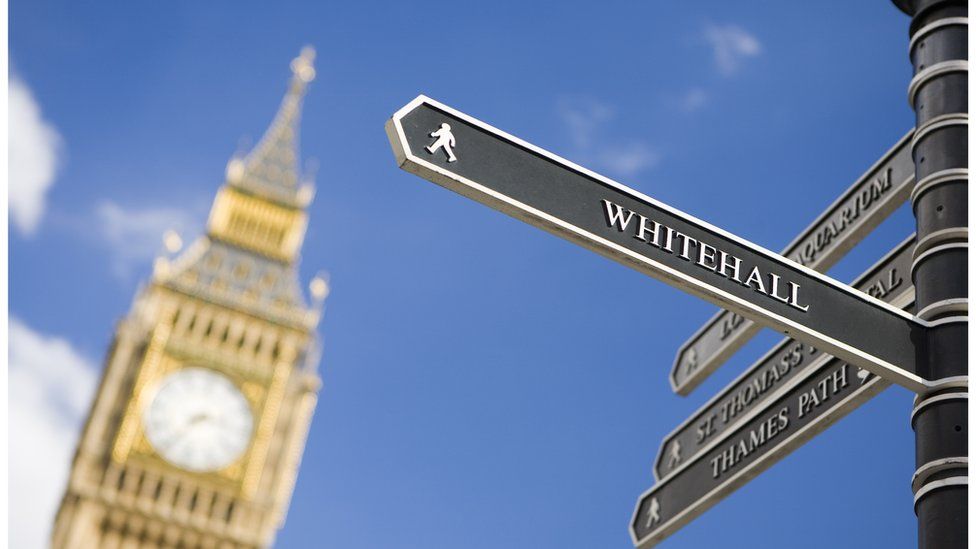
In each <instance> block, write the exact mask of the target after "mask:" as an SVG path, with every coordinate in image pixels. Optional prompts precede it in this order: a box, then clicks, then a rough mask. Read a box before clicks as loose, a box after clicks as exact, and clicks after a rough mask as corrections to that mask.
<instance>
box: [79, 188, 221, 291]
mask: <svg viewBox="0 0 976 549" xmlns="http://www.w3.org/2000/svg"><path fill="white" fill-rule="evenodd" d="M95 221H96V224H97V227H98V234H99V236H100V237H101V239H102V241H101V243H100V245H103V246H105V247H106V248H107V249H108V250H109V251H110V252H111V253H112V262H111V264H112V270H113V272H114V273H115V274H116V275H118V276H120V277H123V278H127V277H128V276H129V275H130V274H131V273H132V270H133V269H134V268H136V267H138V266H140V265H148V264H149V263H150V262H151V261H152V259H153V258H154V257H155V256H156V255H157V254H158V253H159V252H160V251H161V249H162V242H163V240H162V239H163V233H165V232H166V231H167V230H169V229H172V230H174V231H176V232H177V233H179V234H180V236H181V237H183V241H184V242H187V241H188V240H189V238H188V236H189V234H190V233H188V231H191V230H199V227H200V226H201V225H202V223H201V222H200V221H199V220H198V216H196V215H194V213H193V212H191V211H189V210H183V209H178V208H142V209H139V208H131V207H123V206H121V205H119V204H117V203H116V202H113V201H111V200H106V201H103V202H101V203H100V204H98V206H96V208H95Z"/></svg>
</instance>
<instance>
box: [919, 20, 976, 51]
mask: <svg viewBox="0 0 976 549" xmlns="http://www.w3.org/2000/svg"><path fill="white" fill-rule="evenodd" d="M952 25H969V18H968V17H946V18H945V19H939V20H938V21H936V22H934V23H929V24H928V25H925V26H924V27H922V28H920V29H918V30H917V31H915V34H913V35H912V38H911V39H910V40H909V41H908V55H909V56H911V55H912V48H914V47H915V42H918V41H919V40H921V39H922V38H923V37H925V35H927V34H928V33H930V32H932V31H934V30H935V29H939V28H942V27H949V26H952Z"/></svg>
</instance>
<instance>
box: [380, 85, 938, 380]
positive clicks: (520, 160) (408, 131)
mask: <svg viewBox="0 0 976 549" xmlns="http://www.w3.org/2000/svg"><path fill="white" fill-rule="evenodd" d="M386 130H387V135H388V136H389V138H390V142H391V144H392V146H393V150H394V154H395V156H396V159H397V162H398V164H399V165H400V166H401V167H402V168H403V169H405V170H407V171H410V172H412V173H415V174H417V175H420V176H421V177H423V178H425V179H428V180H430V181H433V182H434V183H437V184H439V185H442V186H444V187H446V188H448V189H451V190H453V191H455V192H458V193H460V194H462V195H464V196H467V197H469V198H472V199H474V200H477V201H479V202H481V203H483V204H486V205H488V206H491V207H492V208H495V209H497V210H499V211H502V212H504V213H506V214H508V215H511V216H513V217H515V218H517V219H520V220H523V221H525V222H527V223H530V224H532V225H535V226H537V227H540V228H542V229H545V230H547V231H549V232H551V233H553V234H556V235H558V236H561V237H563V238H566V239H567V240H570V241H572V242H575V243H577V244H580V245H582V246H584V247H586V248H588V249H590V250H592V251H595V252H597V253H600V254H602V255H604V256H606V257H608V258H610V259H613V260H615V261H618V262H620V263H623V264H625V265H628V266H630V267H632V268H634V269H637V270H638V271H640V272H643V273H645V274H647V275H649V276H652V277H654V278H657V279H658V280H661V281H664V282H666V283H668V284H670V285H672V286H675V287H678V288H680V289H682V290H684V291H686V292H689V293H691V294H693V295H696V296H699V297H701V298H703V299H706V300H709V301H711V302H713V303H715V304H717V305H719V306H721V307H723V308H726V309H728V310H731V311H734V312H736V313H738V314H741V315H742V316H743V317H746V318H750V319H752V320H755V321H756V322H759V323H760V324H763V325H765V326H769V327H771V328H773V329H775V330H778V331H780V332H783V333H785V334H787V335H789V336H791V337H794V338H796V339H797V340H799V341H802V342H804V343H807V344H809V345H813V346H815V347H817V348H818V349H821V350H823V351H824V352H827V353H830V354H831V355H833V356H837V357H839V358H841V359H843V360H847V361H850V362H851V363H852V364H856V365H858V366H861V367H864V368H866V369H868V370H870V371H872V372H874V373H876V374H878V375H881V376H885V377H886V379H889V380H891V381H893V382H895V383H899V384H901V385H904V386H905V387H907V388H909V389H911V390H914V391H917V392H918V391H921V390H924V388H925V386H926V383H925V380H924V379H922V378H921V377H920V376H918V375H916V373H915V349H914V343H913V341H915V340H916V338H918V337H920V336H922V335H924V330H925V328H926V326H925V325H924V324H922V323H920V322H919V321H917V320H916V319H914V317H913V316H912V315H910V314H906V313H904V312H903V311H901V310H899V309H897V308H894V307H891V306H889V305H887V304H885V303H883V302H882V301H880V300H877V299H875V298H872V297H870V296H868V295H866V294H863V293H861V292H858V291H856V290H854V289H853V288H851V287H849V286H846V285H844V284H841V283H839V282H837V281H835V280H833V279H830V278H828V277H826V276H824V275H822V274H820V273H817V272H815V271H812V270H810V269H808V268H806V267H803V266H801V265H799V264H797V263H795V262H793V261H790V260H788V259H786V258H784V257H782V256H780V255H777V254H775V253H772V252H770V251H768V250H765V249H763V248H761V247H759V246H757V245H755V244H753V243H751V242H748V241H746V240H743V239H741V238H738V237H736V236H734V235H731V234H729V233H727V232H725V231H723V230H721V229H719V228H716V227H714V226H712V225H709V224H707V223H705V222H703V221H700V220H698V219H696V218H694V217H692V216H690V215H688V214H686V213H683V212H681V211H678V210H676V209H674V208H671V207H670V206H667V205H665V204H663V203H661V202H658V201H656V200H654V199H653V198H651V197H649V196H646V195H643V194H641V193H639V192H637V191H635V190H633V189H630V188H628V187H625V186H623V185H621V184H619V183H617V182H615V181H612V180H610V179H607V178H605V177H603V176H600V175H597V174H596V173H593V172H591V171H589V170H586V169H585V168H582V167H580V166H577V165H575V164H573V163H571V162H569V161H567V160H564V159H562V158H560V157H558V156H556V155H553V154H552V153H549V152H547V151H544V150H542V149H540V148H538V147H535V146H533V145H530V144H528V143H526V142H524V141H522V140H520V139H518V138H516V137H514V136H511V135H508V134H506V133H504V132H502V131H500V130H497V129H495V128H493V127H491V126H489V125H488V124H485V123H484V122H481V121H479V120H477V119H475V118H472V117H470V116H467V115H465V114H463V113H460V112H458V111H456V110H454V109H451V108H450V107H447V106H446V105H443V104H441V103H438V102H435V101H433V100H431V99H428V98H426V97H423V96H421V97H418V98H417V99H415V100H414V101H412V102H410V103H409V104H408V105H406V106H405V107H404V108H403V109H401V110H400V111H398V112H397V113H396V114H395V115H394V116H393V118H392V119H391V120H390V121H389V122H388V123H387V125H386ZM648 313H649V314H653V313H654V311H648Z"/></svg>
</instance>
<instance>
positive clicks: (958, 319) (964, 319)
mask: <svg viewBox="0 0 976 549" xmlns="http://www.w3.org/2000/svg"><path fill="white" fill-rule="evenodd" d="M925 324H926V325H928V327H929V328H934V327H936V326H943V325H945V324H969V317H968V316H966V315H963V316H947V317H944V318H940V319H938V320H927V321H925ZM958 377H963V378H965V377H966V376H953V377H947V378H945V379H955V378H958Z"/></svg>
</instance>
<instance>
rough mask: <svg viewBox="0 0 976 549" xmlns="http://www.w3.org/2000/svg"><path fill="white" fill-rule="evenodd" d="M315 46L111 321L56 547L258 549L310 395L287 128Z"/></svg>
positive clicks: (265, 539)
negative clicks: (181, 235) (251, 142)
mask: <svg viewBox="0 0 976 549" xmlns="http://www.w3.org/2000/svg"><path fill="white" fill-rule="evenodd" d="M314 55H315V54H314V51H313V50H312V49H311V48H306V49H304V50H303V51H302V54H301V56H299V57H298V58H297V59H295V60H294V61H293V62H292V64H291V68H292V72H293V76H292V79H291V82H290V85H289V89H288V91H287V93H286V95H285V98H284V100H283V102H282V104H281V107H280V109H279V111H278V113H277V115H276V117H275V119H274V121H273V122H272V124H271V127H270V128H269V129H268V130H267V132H266V133H265V135H264V137H263V138H262V139H261V141H260V142H259V143H258V144H257V146H256V147H255V148H254V149H253V150H252V151H251V152H250V153H249V154H248V155H246V156H244V157H241V158H234V159H232V160H231V161H230V163H229V164H228V166H227V176H226V182H225V184H224V185H223V186H222V187H221V188H220V189H219V191H218V192H217V196H216V198H215V200H214V203H213V208H212V209H211V212H210V218H209V221H208V224H207V230H206V234H205V235H204V236H202V237H200V238H199V239H198V240H197V241H195V242H193V243H192V244H191V245H190V246H188V247H187V248H186V249H185V250H183V251H182V252H180V253H177V252H179V250H178V247H179V244H178V243H177V242H178V238H176V237H175V235H171V237H170V238H171V241H170V242H169V243H168V246H170V247H171V248H172V250H171V252H172V253H170V254H168V255H166V256H163V257H160V258H158V259H157V260H156V263H155V265H154V268H153V274H152V277H151V279H150V280H149V281H148V282H147V283H146V284H145V286H144V287H143V288H142V289H141V290H140V291H139V293H138V295H137V296H136V298H135V300H134V303H133V305H132V309H131V311H130V312H129V314H128V315H127V316H126V317H125V318H124V319H123V320H122V321H121V322H119V324H118V327H117V329H116V333H115V338H114V341H113V343H112V345H111V348H110V350H109V352H108V356H107V359H106V364H105V368H104V372H103V374H102V378H101V382H100V384H99V387H98V392H97V395H96V397H95V400H94V402H93V403H92V406H91V411H90V413H89V416H88V419H87V421H86V423H85V426H84V430H83V432H82V435H81V439H80V442H79V445H78V449H77V451H76V453H75V456H74V461H73V463H72V466H71V474H70V479H69V482H68V486H67V488H66V491H65V494H64V497H63V499H62V501H61V506H60V509H59V510H58V514H57V517H56V519H55V525H54V529H53V533H52V540H51V541H52V545H53V546H54V547H57V548H94V547H99V548H115V547H122V548H129V547H133V548H135V547H219V548H225V547H226V548H257V547H267V546H269V545H271V544H272V543H273V541H274V537H275V533H276V532H277V530H278V529H279V528H280V527H281V525H282V524H283V522H284V518H285V514H286V511H287V508H288V503H289V501H290V499H291V494H292V490H293V488H294V483H295V479H296V475H297V473H298V467H299V463H300V461H301V455H302V451H303V449H304V446H305V439H306V435H307V433H308V428H309V423H310V421H311V416H312V411H313V409H314V408H315V403H316V396H317V392H318V389H319V385H320V380H319V376H318V373H317V371H316V369H317V363H318V344H317V338H316V335H315V334H316V327H317V325H318V322H319V318H320V316H321V310H322V304H323V301H324V299H325V297H326V294H327V293H328V288H327V286H326V284H325V282H324V281H323V280H321V279H318V278H316V279H314V280H313V281H312V284H311V286H310V288H311V294H312V304H311V305H310V304H308V303H307V302H306V300H305V298H304V296H303V292H302V288H301V285H300V284H299V278H298V272H297V261H298V255H299V250H300V248H301V245H302V241H303V239H304V236H305V227H306V220H307V216H306V208H307V206H308V205H309V203H310V201H311V199H312V196H313V194H314V192H313V187H312V185H311V184H310V183H308V182H305V181H303V180H302V178H301V175H300V172H299V168H298V125H299V118H300V115H301V106H302V99H303V97H304V94H305V90H306V87H307V85H308V83H309V82H311V81H312V79H314V77H315V70H314V68H313V65H312V61H313V60H314Z"/></svg>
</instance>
